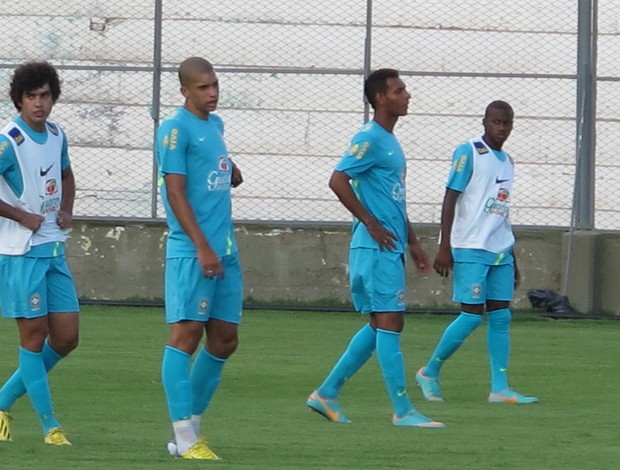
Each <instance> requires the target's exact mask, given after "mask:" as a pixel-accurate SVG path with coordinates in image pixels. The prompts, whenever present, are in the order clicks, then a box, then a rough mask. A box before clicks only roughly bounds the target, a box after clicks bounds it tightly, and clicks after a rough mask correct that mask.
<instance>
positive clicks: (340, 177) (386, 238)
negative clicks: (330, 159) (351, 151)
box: [329, 171, 396, 250]
mask: <svg viewBox="0 0 620 470" xmlns="http://www.w3.org/2000/svg"><path fill="white" fill-rule="evenodd" d="M349 179H350V178H349V175H347V174H346V173H344V172H342V171H334V172H333V173H332V176H331V178H330V180H329V188H330V189H331V190H332V191H333V192H334V193H335V194H336V196H338V199H340V202H342V205H343V206H344V207H346V208H347V209H348V211H349V212H350V213H351V214H353V215H354V216H355V217H356V218H357V219H358V220H359V221H360V222H361V223H363V224H364V225H365V226H366V229H367V230H368V233H369V234H370V236H371V237H372V238H374V239H375V241H376V242H377V243H378V244H379V246H380V247H381V248H385V249H388V250H392V249H394V248H396V243H395V240H396V235H395V234H393V233H392V232H390V231H389V230H386V229H385V228H384V227H383V226H382V225H381V224H380V223H379V221H378V220H377V219H375V218H374V217H373V216H372V214H370V212H368V211H367V210H366V208H365V207H364V206H363V205H362V203H361V202H360V200H359V199H358V198H357V196H356V195H355V192H354V191H353V188H351V185H350V184H349Z"/></svg>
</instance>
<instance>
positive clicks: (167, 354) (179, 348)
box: [161, 320, 204, 454]
mask: <svg viewBox="0 0 620 470" xmlns="http://www.w3.org/2000/svg"><path fill="white" fill-rule="evenodd" d="M203 329H204V324H203V323H202V322H196V321H190V320H182V321H179V322H177V323H172V324H171V325H170V337H169V340H168V344H167V345H166V346H165V347H164V354H163V359H162V367H161V376H162V384H163V386H164V392H165V394H166V401H167V404H168V413H169V415H170V420H171V421H172V427H173V430H174V434H175V441H176V444H177V447H178V451H179V454H183V453H185V452H187V451H188V449H189V448H190V447H191V446H192V445H193V444H195V443H196V442H197V441H198V437H197V436H196V433H195V432H194V428H193V426H192V423H191V416H192V384H191V380H190V363H191V358H192V354H193V352H194V351H195V350H196V348H197V347H198V344H199V342H200V339H201V337H202V331H203Z"/></svg>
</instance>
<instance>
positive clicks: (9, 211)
mask: <svg viewBox="0 0 620 470" xmlns="http://www.w3.org/2000/svg"><path fill="white" fill-rule="evenodd" d="M0 217H6V218H7V219H11V220H14V221H15V222H17V223H18V224H20V225H23V226H24V227H26V228H27V229H28V230H32V231H33V232H36V231H37V230H39V227H41V224H42V223H43V220H44V217H43V216H42V215H41V214H33V213H31V212H26V211H25V210H22V209H19V208H17V207H13V206H11V205H10V204H7V203H6V202H4V201H2V200H0Z"/></svg>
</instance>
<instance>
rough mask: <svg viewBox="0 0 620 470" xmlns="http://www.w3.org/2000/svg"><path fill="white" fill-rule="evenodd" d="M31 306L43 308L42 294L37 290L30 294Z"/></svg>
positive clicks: (32, 307)
mask: <svg viewBox="0 0 620 470" xmlns="http://www.w3.org/2000/svg"><path fill="white" fill-rule="evenodd" d="M30 308H31V309H32V310H39V309H40V308H41V296H40V295H39V294H37V293H36V292H35V293H34V294H32V295H31V296H30Z"/></svg>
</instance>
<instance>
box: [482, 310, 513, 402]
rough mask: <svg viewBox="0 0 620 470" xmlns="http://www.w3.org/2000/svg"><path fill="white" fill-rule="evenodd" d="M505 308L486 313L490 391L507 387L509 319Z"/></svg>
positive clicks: (509, 314)
mask: <svg viewBox="0 0 620 470" xmlns="http://www.w3.org/2000/svg"><path fill="white" fill-rule="evenodd" d="M511 318H512V314H511V313H510V310H509V309H507V308H504V309H501V310H495V311H493V312H489V313H487V348H488V350H489V362H490V364H491V392H492V393H497V392H501V391H502V390H504V389H505V388H508V361H509V359H510V320H511Z"/></svg>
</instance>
